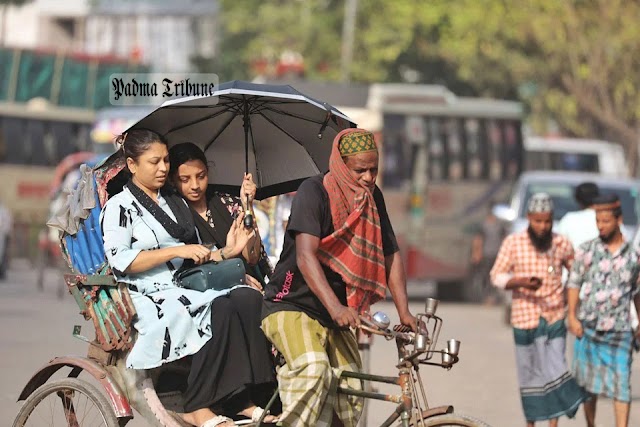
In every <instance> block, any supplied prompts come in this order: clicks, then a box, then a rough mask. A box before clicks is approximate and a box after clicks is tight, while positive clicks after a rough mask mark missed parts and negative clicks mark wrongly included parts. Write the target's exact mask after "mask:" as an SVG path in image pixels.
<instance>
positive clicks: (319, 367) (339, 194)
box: [262, 129, 416, 426]
mask: <svg viewBox="0 0 640 427" xmlns="http://www.w3.org/2000/svg"><path fill="white" fill-rule="evenodd" d="M329 170H330V172H329V173H328V174H326V175H324V176H323V175H319V176H315V177H312V178H309V179H307V180H306V181H304V182H303V183H302V184H301V185H300V188H299V189H298V191H297V193H296V196H295V198H294V199H293V203H292V207H291V216H290V218H289V222H288V226H287V232H286V234H285V240H284V247H283V250H282V254H281V256H280V261H279V262H278V264H277V266H276V269H275V272H274V274H273V275H272V277H271V280H270V282H269V283H268V285H267V287H266V289H265V304H264V308H263V321H262V328H263V330H264V331H265V334H266V335H267V337H268V338H269V339H270V340H271V342H272V343H273V344H274V345H275V346H276V348H277V349H278V351H279V352H280V353H282V354H283V356H284V358H285V360H286V362H287V363H286V365H285V366H283V367H281V368H280V370H279V371H278V380H279V382H280V397H281V400H282V403H283V409H284V410H283V413H282V416H281V418H280V421H281V423H282V425H284V426H329V425H341V424H342V425H345V426H355V425H356V424H357V423H358V420H359V418H360V415H361V412H362V399H360V398H356V397H350V396H344V395H335V387H336V386H337V385H338V384H337V382H338V381H337V378H335V376H334V375H333V370H334V369H337V370H349V371H359V370H361V361H360V356H359V353H358V346H357V340H356V337H355V334H354V332H353V331H352V330H351V329H349V328H355V327H357V326H359V324H360V320H359V317H358V311H364V310H366V309H367V308H368V306H369V304H370V303H373V302H375V301H376V300H379V299H380V298H382V297H384V295H385V292H386V288H387V286H388V289H389V290H390V291H391V295H392V297H393V299H394V302H395V305H396V308H397V310H398V314H399V315H400V321H401V322H402V324H404V325H406V326H409V327H411V328H412V329H413V330H415V329H416V319H415V317H414V316H413V315H412V314H411V313H410V312H409V307H408V301H407V293H406V278H405V272H404V267H403V265H402V261H401V258H400V254H399V252H398V245H397V242H396V238H395V235H394V232H393V228H392V227H391V223H390V221H389V217H388V215H387V211H386V207H385V203H384V198H383V196H382V193H381V192H380V189H379V188H378V187H377V186H376V185H375V182H376V177H377V173H378V152H377V148H376V146H375V142H374V140H373V136H372V135H371V133H370V132H367V131H363V130H361V129H349V130H346V131H343V132H341V133H340V134H338V136H337V137H336V139H335V140H334V146H333V150H332V153H331V159H330V165H329ZM340 383H341V384H340V385H341V386H347V387H349V388H352V389H361V388H362V384H361V382H360V381H359V380H354V379H349V380H347V379H341V380H340ZM332 423H333V424H332Z"/></svg>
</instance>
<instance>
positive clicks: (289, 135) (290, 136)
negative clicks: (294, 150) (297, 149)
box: [258, 112, 304, 147]
mask: <svg viewBox="0 0 640 427" xmlns="http://www.w3.org/2000/svg"><path fill="white" fill-rule="evenodd" d="M258 114H260V115H261V116H262V117H264V119H265V120H266V121H268V122H269V123H271V124H272V125H274V126H275V127H276V128H278V129H280V130H281V131H282V133H284V134H285V135H287V136H288V137H289V138H291V139H293V140H294V141H295V142H297V143H298V144H299V145H302V146H303V147H304V145H303V144H302V142H300V141H298V140H297V139H296V138H295V137H294V136H293V135H291V134H290V133H289V132H287V131H286V130H284V129H283V128H282V127H281V126H280V125H278V124H277V123H276V122H274V121H273V120H271V119H270V118H269V117H267V116H265V115H264V114H262V112H259V113H258Z"/></svg>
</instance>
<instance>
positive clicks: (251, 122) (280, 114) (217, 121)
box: [129, 81, 355, 200]
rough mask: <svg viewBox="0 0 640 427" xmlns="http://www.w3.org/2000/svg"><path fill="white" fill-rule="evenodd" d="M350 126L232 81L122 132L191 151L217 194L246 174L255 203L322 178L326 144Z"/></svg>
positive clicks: (326, 110) (307, 105)
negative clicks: (144, 133) (138, 132)
mask: <svg viewBox="0 0 640 427" xmlns="http://www.w3.org/2000/svg"><path fill="white" fill-rule="evenodd" d="M354 126H355V124H354V123H353V122H352V121H351V120H350V119H349V118H348V117H347V116H345V115H344V114H342V113H341V112H340V111H338V110H337V109H336V108H334V107H332V106H331V105H329V104H327V103H326V102H323V101H319V100H316V99H314V98H311V97H309V96H306V95H304V94H302V93H300V92H298V91H297V90H295V89H294V88H292V87H291V86H288V85H268V84H256V83H249V82H243V81H232V82H227V83H222V84H220V85H219V87H218V90H216V92H215V93H214V94H213V96H208V97H190V98H182V99H178V100H172V101H167V102H165V103H164V104H162V105H161V106H160V107H159V108H158V109H157V110H155V111H153V112H152V113H151V114H149V115H148V116H147V117H145V118H144V119H142V120H140V121H139V122H138V123H136V124H135V125H133V126H132V127H131V128H130V129H129V130H133V129H149V130H153V131H154V132H157V133H159V134H160V135H162V136H164V137H165V138H167V140H168V142H169V146H172V145H175V144H179V143H181V142H193V143H195V144H197V145H198V146H200V148H202V150H203V151H204V153H205V155H206V156H207V160H208V162H209V165H208V166H209V181H210V182H211V183H213V184H214V186H215V187H216V188H218V189H221V190H226V191H229V192H231V193H233V192H237V191H238V189H239V188H240V182H241V181H242V172H243V171H247V172H250V173H252V174H253V177H254V181H255V182H256V185H257V187H258V190H257V194H256V199H258V200H261V199H264V198H267V197H270V196H274V195H277V194H284V193H287V192H290V191H295V190H296V189H297V187H298V185H299V184H300V182H302V181H303V180H304V179H306V178H308V177H310V176H313V175H316V174H319V173H321V172H326V171H327V170H328V167H329V155H330V154H331V144H332V142H333V139H334V137H335V136H336V135H337V134H338V133H339V132H340V131H341V130H343V129H346V128H349V127H354ZM242 142H244V144H243V143H242Z"/></svg>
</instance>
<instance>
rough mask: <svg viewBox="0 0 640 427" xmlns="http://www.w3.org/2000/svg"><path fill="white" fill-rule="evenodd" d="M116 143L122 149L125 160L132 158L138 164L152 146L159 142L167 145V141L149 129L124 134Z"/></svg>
mask: <svg viewBox="0 0 640 427" xmlns="http://www.w3.org/2000/svg"><path fill="white" fill-rule="evenodd" d="M115 142H116V144H118V145H120V147H121V148H122V152H123V153H124V158H125V159H126V158H128V157H131V158H132V159H133V160H134V161H136V162H137V161H138V159H139V158H140V156H142V154H143V153H144V152H145V151H147V150H148V149H149V147H151V144H154V143H157V142H159V143H161V144H164V145H167V140H166V139H164V138H163V137H162V136H160V135H159V134H157V133H155V132H154V131H152V130H148V129H134V130H132V131H129V132H127V133H123V134H122V135H120V136H118V137H117V138H116V141H115Z"/></svg>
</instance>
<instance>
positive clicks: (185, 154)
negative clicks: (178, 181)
mask: <svg viewBox="0 0 640 427" xmlns="http://www.w3.org/2000/svg"><path fill="white" fill-rule="evenodd" d="M191 160H200V161H201V162H202V164H204V167H205V168H207V169H208V168H209V167H208V165H207V157H206V156H205V155H204V152H203V151H202V150H201V149H200V147H198V146H197V145H196V144H194V143H193V142H182V143H180V144H178V145H174V146H173V147H171V148H170V149H169V164H170V165H171V166H170V169H169V175H174V174H175V173H177V172H178V168H179V167H180V165H183V164H185V163H187V162H189V161H191Z"/></svg>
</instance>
